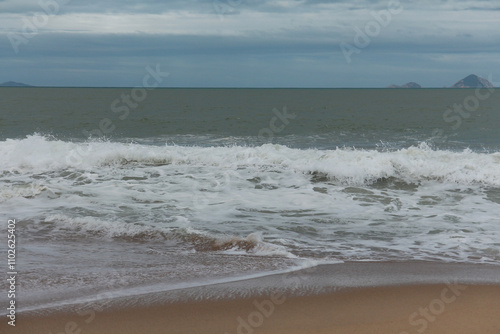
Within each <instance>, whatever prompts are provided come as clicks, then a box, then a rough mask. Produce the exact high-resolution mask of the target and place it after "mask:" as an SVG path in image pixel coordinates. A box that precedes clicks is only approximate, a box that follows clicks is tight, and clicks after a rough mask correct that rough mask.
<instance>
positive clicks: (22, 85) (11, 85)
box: [0, 81, 33, 87]
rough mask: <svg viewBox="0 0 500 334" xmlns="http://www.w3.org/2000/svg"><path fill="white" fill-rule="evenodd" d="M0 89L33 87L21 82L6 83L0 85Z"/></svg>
mask: <svg viewBox="0 0 500 334" xmlns="http://www.w3.org/2000/svg"><path fill="white" fill-rule="evenodd" d="M0 87H33V86H31V85H27V84H24V83H21V82H14V81H7V82H4V83H2V84H0Z"/></svg>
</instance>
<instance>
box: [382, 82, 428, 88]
mask: <svg viewBox="0 0 500 334" xmlns="http://www.w3.org/2000/svg"><path fill="white" fill-rule="evenodd" d="M387 88H422V86H420V85H419V84H418V83H416V82H408V83H407V84H404V85H402V86H398V85H390V86H389V87H387Z"/></svg>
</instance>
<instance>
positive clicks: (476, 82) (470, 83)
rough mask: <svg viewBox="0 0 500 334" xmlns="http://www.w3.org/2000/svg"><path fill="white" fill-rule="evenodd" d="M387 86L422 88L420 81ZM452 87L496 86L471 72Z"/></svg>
mask: <svg viewBox="0 0 500 334" xmlns="http://www.w3.org/2000/svg"><path fill="white" fill-rule="evenodd" d="M387 88H422V86H420V85H419V84H418V83H415V82H408V83H407V84H404V85H402V86H398V85H390V86H389V87H387ZM450 88H495V87H494V86H493V84H492V83H491V82H489V81H488V80H486V79H485V78H481V77H480V76H477V75H475V74H471V75H469V76H467V77H465V78H463V79H462V80H460V81H458V82H457V83H455V84H454V85H453V86H451V87H450Z"/></svg>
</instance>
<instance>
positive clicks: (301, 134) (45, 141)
mask: <svg viewBox="0 0 500 334" xmlns="http://www.w3.org/2000/svg"><path fill="white" fill-rule="evenodd" d="M476 93H477V92H476V91H475V90H473V89H472V90H470V89H422V90H401V89H399V90H390V89H157V90H152V91H148V92H147V96H145V97H144V98H143V99H142V100H140V101H139V100H137V101H134V100H129V103H126V102H124V101H125V100H123V96H127V95H130V94H131V89H126V88H123V89H104V88H103V89H92V88H78V89H77V88H2V89H0V97H1V101H2V105H1V106H0V212H1V213H2V217H3V218H2V219H3V220H4V223H5V224H4V226H6V224H7V221H8V220H9V219H16V222H17V243H18V247H17V252H18V255H17V261H18V263H17V267H18V270H19V272H20V276H19V277H20V278H19V295H20V298H21V300H22V301H23V303H21V304H22V305H23V306H24V307H25V308H27V309H29V308H30V307H31V308H35V307H43V306H44V305H57V304H64V303H69V302H71V301H76V300H78V299H79V298H82V296H88V295H92V294H94V295H96V294H97V295H98V294H99V293H101V296H103V295H102V294H103V293H104V292H105V293H107V295H106V296H107V297H110V296H118V295H127V294H134V293H138V292H140V291H148V287H153V286H154V288H155V289H160V290H161V289H164V290H168V289H175V288H179V287H183V286H196V285H202V284H207V283H210V282H220V281H227V280H234V279H241V278H245V277H254V276H256V275H265V274H267V273H272V272H278V271H286V270H291V269H293V268H297V267H298V266H302V265H310V264H311V263H329V262H333V263H335V262H345V261H431V262H461V263H489V264H498V263H499V261H500V251H499V249H500V216H499V212H500V210H499V209H500V131H499V130H498V129H499V127H500V92H498V90H491V91H487V90H485V92H482V91H481V93H482V95H480V96H485V93H488V97H487V98H482V99H481V100H480V99H478V98H477V97H476V100H477V103H474V104H471V101H472V102H476V100H474V97H475V96H476ZM130 101H132V103H131V102H130ZM457 105H458V106H463V107H464V108H463V109H461V110H462V111H464V112H462V113H460V112H458V111H457V109H455V108H456V106H457ZM3 235H4V236H5V235H6V233H4V234H3ZM2 238H3V239H6V238H5V237H2ZM3 239H2V243H4V244H6V242H7V241H6V240H3ZM332 279H334V278H332ZM21 307H22V306H21Z"/></svg>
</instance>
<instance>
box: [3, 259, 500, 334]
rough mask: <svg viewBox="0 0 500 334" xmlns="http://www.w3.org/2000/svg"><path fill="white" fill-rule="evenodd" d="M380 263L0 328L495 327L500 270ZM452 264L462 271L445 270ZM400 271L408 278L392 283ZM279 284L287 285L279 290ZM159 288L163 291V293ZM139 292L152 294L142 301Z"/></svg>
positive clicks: (133, 300)
mask: <svg viewBox="0 0 500 334" xmlns="http://www.w3.org/2000/svg"><path fill="white" fill-rule="evenodd" d="M389 267H391V268H393V269H394V268H400V270H397V271H396V272H394V271H393V272H392V273H391V272H390V271H388V270H387V269H388V268H389ZM389 267H388V266H387V265H383V264H380V265H378V266H377V265H376V264H351V265H348V264H346V265H337V266H325V267H322V268H316V269H314V270H311V269H308V270H306V271H304V272H303V273H300V272H295V273H291V274H290V273H289V274H286V275H285V274H280V275H273V276H268V277H265V278H256V279H252V280H248V281H240V282H237V283H226V284H219V285H217V286H214V287H204V288H203V290H204V291H207V289H208V290H210V289H211V288H213V289H214V290H213V291H230V290H233V289H235V285H234V284H236V285H239V286H240V287H241V289H242V290H245V289H248V291H255V290H252V288H249V287H252V286H253V287H255V286H258V285H259V284H260V286H261V287H262V286H267V287H269V288H270V289H269V290H265V291H266V292H264V293H262V294H256V295H250V296H247V297H236V298H225V297H224V298H220V299H216V298H212V299H207V300H201V301H196V300H185V301H176V302H172V301H169V302H159V300H162V299H163V300H165V298H163V297H162V298H156V299H155V298H153V294H151V295H143V296H140V297H138V296H136V297H129V298H122V299H121V301H115V302H116V303H115V302H113V303H109V304H108V306H107V307H102V304H99V303H96V304H95V305H94V307H93V308H92V307H88V305H87V307H84V308H83V307H82V308H79V309H78V308H76V309H75V308H73V309H71V310H69V309H66V310H59V311H57V312H56V311H54V312H45V313H44V314H43V315H42V314H41V313H36V312H28V313H26V314H23V313H21V314H19V315H18V318H17V319H16V324H17V325H16V327H15V328H14V327H11V326H7V325H6V321H5V320H4V321H3V323H2V324H1V325H0V329H1V330H2V333H26V334H28V333H29V334H33V333H52V334H59V333H67V334H71V333H107V334H113V333H121V334H127V333H186V334H187V333H189V334H197V333H200V334H201V333H203V334H210V333H213V334H219V333H220V334H225V333H227V334H232V333H245V334H249V333H273V334H280V333H302V334H304V333H311V334H316V333H357V334H359V333H371V334H377V333H396V334H413V333H450V334H451V333H453V334H460V333H463V334H471V333H478V334H479V333H481V334H487V333H495V334H497V333H500V318H499V317H498V315H499V314H500V284H494V282H493V281H494V279H495V277H494V276H495V275H496V274H495V273H498V271H499V270H500V269H499V268H496V267H495V266H481V265H477V266H474V265H445V264H443V265H437V264H389ZM437 267H441V269H442V270H441V271H440V274H437V273H436V274H429V273H432V272H433V271H434V270H435V268H437ZM332 268H335V270H336V271H337V272H338V271H339V270H340V271H343V272H344V273H348V274H351V273H352V272H357V273H358V275H357V276H356V279H357V280H359V281H365V282H372V283H373V279H374V277H375V278H376V280H378V281H379V282H378V283H379V284H376V285H374V286H359V287H352V286H351V287H346V286H343V287H342V288H339V286H338V285H342V281H336V280H335V278H332V277H330V278H329V280H330V286H329V289H327V288H328V287H327V286H326V285H325V284H323V283H321V282H322V279H321V277H323V278H324V277H325V274H326V273H329V272H330V273H331V271H332ZM374 268H379V270H374ZM480 268H483V269H480ZM478 269H480V270H478ZM460 272H461V273H462V274H463V275H461V276H462V279H460V277H456V276H454V275H457V274H459V273H460ZM384 275H385V276H386V277H387V278H388V277H392V280H389V284H383V283H384V282H383V281H381V278H382V277H383V276H384ZM446 276H447V278H446ZM453 276H454V279H453V280H451V278H453ZM473 276H475V277H476V279H474V282H472V281H471V280H472V279H471V277H473ZM497 277H498V276H497ZM315 278H316V279H315ZM353 278H354V276H353ZM407 279H412V280H413V281H414V283H413V284H408V283H404V284H400V283H401V282H406V281H407ZM435 280H442V283H429V282H431V281H435ZM467 281H471V282H467ZM284 282H287V284H288V289H284V286H283V283H284ZM335 282H337V284H336V283H335ZM415 282H420V283H415ZM481 282H482V283H481ZM484 282H490V283H488V284H486V283H484ZM344 283H345V282H344ZM322 284H323V287H322V288H321V289H319V288H318V287H319V286H320V285H322ZM370 284H371V283H370ZM357 285H362V284H357ZM278 286H281V288H278ZM312 286H315V287H316V288H317V290H315V291H317V292H315V293H311V292H307V293H305V295H300V294H301V293H303V292H304V291H313V290H314V289H311V287H312ZM245 287H247V288H245ZM199 291H201V290H199ZM262 291H264V290H262ZM321 291H322V292H321ZM328 291H329V292H328ZM168 294H170V295H171V293H164V295H165V296H166V295H168ZM160 295H161V294H159V293H156V294H154V296H156V297H160ZM141 300H142V302H141ZM147 300H150V301H153V300H154V302H152V303H151V304H150V305H147ZM124 301H128V304H127V303H124ZM99 305H101V306H99ZM117 305H122V306H121V307H120V306H117ZM125 305H127V306H125Z"/></svg>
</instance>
